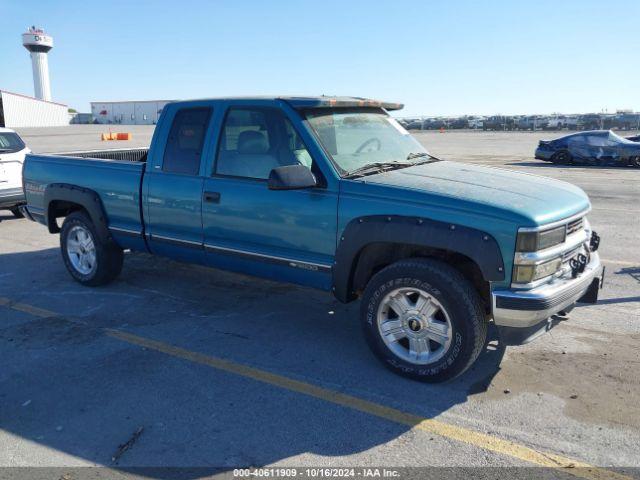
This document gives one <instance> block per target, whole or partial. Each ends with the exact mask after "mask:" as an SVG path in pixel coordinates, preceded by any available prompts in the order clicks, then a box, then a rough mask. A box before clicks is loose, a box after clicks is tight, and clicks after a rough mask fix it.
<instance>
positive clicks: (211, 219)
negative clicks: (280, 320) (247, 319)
mask: <svg viewBox="0 0 640 480" xmlns="http://www.w3.org/2000/svg"><path fill="white" fill-rule="evenodd" d="M399 108H402V105H399V104H393V103H383V102H376V101H371V100H365V99H361V98H350V97H349V98H346V97H280V98H224V99H210V100H193V101H184V102H175V103H171V104H168V105H167V106H166V107H165V109H164V111H163V112H162V115H161V118H160V121H159V122H158V125H157V127H156V130H155V133H154V135H153V140H152V143H151V146H150V148H149V149H148V150H147V149H139V150H136V149H133V150H121V151H117V150H111V151H94V152H75V153H70V154H61V155H34V154H31V155H28V156H27V158H26V162H25V166H24V190H25V194H26V200H27V206H26V207H24V208H23V213H24V214H25V215H26V216H27V217H28V218H30V219H31V220H35V221H37V222H40V223H42V224H43V225H45V226H46V227H47V228H48V229H49V232H51V233H60V243H61V250H62V258H63V260H64V263H65V265H66V267H67V269H68V270H69V273H70V274H71V276H72V277H73V278H74V279H75V280H77V281H78V282H80V283H81V284H83V285H88V286H97V285H103V284H106V283H108V282H110V281H112V280H114V279H115V278H116V276H117V275H118V274H119V273H120V270H121V268H122V262H123V251H124V250H132V251H142V252H150V253H153V254H157V255H163V256H166V257H170V258H173V259H177V260H182V261H186V262H192V263H198V264H204V265H209V266H212V267H216V268H220V269H226V270H232V271H236V272H241V273H245V274H249V275H254V276H260V277H265V278H270V279H274V280H279V281H284V282H292V283H296V284H300V285H306V286H310V287H314V288H319V289H323V290H326V291H331V292H333V294H334V295H335V297H336V298H337V299H338V300H340V301H342V302H349V301H352V300H356V299H360V301H361V322H362V327H363V330H364V334H365V337H366V340H367V342H368V344H369V345H370V347H371V349H372V350H373V352H374V353H375V355H376V356H377V357H378V358H379V359H381V360H382V362H383V363H384V364H385V365H386V366H387V367H389V368H391V369H392V370H394V371H395V372H397V373H399V374H401V375H405V376H408V377H411V378H415V379H420V380H425V381H432V382H436V381H442V380H446V379H449V378H452V377H454V376H456V375H458V374H460V373H462V372H463V371H465V370H466V369H467V368H468V367H469V366H470V365H471V364H472V363H473V362H474V361H475V360H476V358H477V357H478V355H479V354H480V352H481V351H482V349H483V347H484V345H485V342H486V337H487V326H488V324H489V323H490V322H494V323H495V324H496V325H497V326H498V327H499V329H500V335H501V338H502V341H504V342H505V343H506V344H517V343H524V342H526V341H529V340H531V339H533V338H535V337H536V336H537V335H538V334H539V333H541V332H544V331H545V330H547V329H548V328H550V326H551V325H552V324H553V322H552V321H551V320H550V317H552V316H553V315H555V314H566V313H567V312H568V311H569V310H571V309H572V308H573V306H574V305H575V304H576V302H587V303H595V302H596V301H597V297H598V291H599V289H600V288H601V287H602V279H603V275H604V271H603V267H602V266H601V264H600V260H599V258H598V254H597V253H596V250H597V248H598V244H599V241H600V239H599V237H598V235H597V234H596V233H595V232H593V231H592V229H591V227H590V225H589V222H588V221H587V218H586V215H587V213H588V212H589V209H590V203H589V199H588V198H587V196H586V195H585V193H584V192H583V191H582V190H581V189H579V188H578V187H575V186H573V185H570V184H568V183H564V182H560V181H556V180H552V179H549V178H543V177H538V176H534V175H527V174H521V173H515V172H511V171H507V170H501V169H497V168H487V167H480V166H474V165H469V164H462V163H454V162H450V161H443V160H440V159H438V158H435V157H434V156H432V155H430V154H429V153H428V152H427V151H426V150H425V149H424V148H423V147H422V146H421V145H420V143H418V142H417V141H416V140H415V139H414V138H413V137H412V136H411V135H410V134H408V133H407V131H406V130H405V129H404V128H402V127H401V126H400V125H399V124H398V123H397V122H396V121H395V120H394V119H393V118H392V117H391V116H389V114H388V113H387V112H388V111H390V110H394V109H399ZM62 218H64V221H61V219H62ZM170 281H171V277H170V276H167V282H170ZM292 322H295V319H292Z"/></svg>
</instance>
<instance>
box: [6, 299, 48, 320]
mask: <svg viewBox="0 0 640 480" xmlns="http://www.w3.org/2000/svg"><path fill="white" fill-rule="evenodd" d="M0 305H3V306H6V307H9V308H12V309H13V310H17V311H19V312H24V313H28V314H29V315H33V316H34V317H40V318H49V317H57V316H58V314H57V313H55V312H51V311H49V310H45V309H44V308H39V307H34V306H33V305H27V304H26V303H18V302H13V301H11V300H9V299H8V298H4V297H0Z"/></svg>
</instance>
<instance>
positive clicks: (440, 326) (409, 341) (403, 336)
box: [377, 288, 453, 365]
mask: <svg viewBox="0 0 640 480" xmlns="http://www.w3.org/2000/svg"><path fill="white" fill-rule="evenodd" d="M377 321H378V331H379V333H380V337H381V338H382V341H383V342H384V344H385V345H386V346H387V348H389V350H391V351H392V352H393V353H394V354H395V355H397V356H398V357H400V358H401V359H402V360H404V361H406V362H409V363H412V364H414V365H427V364H430V363H434V362H437V361H438V360H440V359H441V358H442V357H443V356H444V355H445V353H446V352H447V351H448V350H449V346H450V345H451V338H452V336H453V335H452V326H451V319H450V318H449V314H448V313H447V311H446V310H445V308H444V307H443V306H442V304H441V303H440V302H439V301H438V300H437V299H436V298H434V297H433V296H432V295H430V294H428V293H427V292H425V291H424V290H420V289H417V288H398V289H396V290H393V291H392V292H390V293H388V294H387V295H386V296H385V297H384V298H383V299H382V302H380V306H379V307H378V315H377Z"/></svg>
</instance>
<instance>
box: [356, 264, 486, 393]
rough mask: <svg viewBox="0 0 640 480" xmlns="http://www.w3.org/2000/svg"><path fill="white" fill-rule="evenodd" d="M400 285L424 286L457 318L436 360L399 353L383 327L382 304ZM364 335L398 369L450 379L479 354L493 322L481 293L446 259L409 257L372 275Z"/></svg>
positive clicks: (431, 378)
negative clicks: (384, 335)
mask: <svg viewBox="0 0 640 480" xmlns="http://www.w3.org/2000/svg"><path fill="white" fill-rule="evenodd" d="M398 288H411V289H419V290H421V291H424V292H425V293H426V294H427V295H429V296H431V297H433V298H434V299H435V300H437V301H438V302H439V303H440V304H441V305H442V307H444V309H445V310H446V312H447V315H448V316H449V319H450V322H451V337H452V341H451V343H450V345H449V347H448V349H445V353H444V355H443V356H442V357H441V358H439V359H438V360H436V361H435V362H433V363H427V364H416V363H411V362H408V361H406V360H405V359H403V358H401V357H400V356H398V355H396V354H395V353H394V352H393V351H392V350H391V349H390V348H389V347H388V346H387V345H386V344H385V342H384V340H383V338H382V334H381V332H380V329H379V327H378V320H377V318H378V309H379V308H380V305H381V302H382V301H383V299H384V298H385V296H386V295H387V294H389V293H391V292H392V291H393V290H395V289H398ZM361 322H362V328H363V331H364V336H365V339H366V341H367V343H368V344H369V347H370V348H371V350H372V351H373V353H374V354H375V356H376V357H377V358H378V359H379V360H380V361H381V362H382V363H383V364H384V365H385V366H386V367H387V368H389V369H391V370H392V371H393V372H395V373H397V374H399V375H402V376H404V377H408V378H412V379H414V380H420V381H423V382H434V383H435V382H443V381H445V380H450V379H452V378H454V377H456V376H458V375H460V374H461V373H463V372H464V371H465V370H467V369H468V368H469V367H470V366H471V365H472V364H473V362H475V360H476V359H477V358H478V356H479V355H480V352H481V351H482V349H483V347H484V345H485V342H486V338H487V321H486V319H485V314H484V308H483V305H482V301H481V299H480V296H479V295H478V293H477V292H476V290H475V288H474V287H473V286H472V285H471V283H470V282H469V281H468V280H467V279H466V278H465V277H463V276H462V274H460V272H458V271H457V270H455V269H454V268H452V267H451V266H449V265H447V264H446V263H443V262H440V261H438V260H432V259H421V258H414V259H407V260H401V261H398V262H396V263H393V264H391V265H389V266H388V267H386V268H384V269H383V270H381V271H380V272H378V273H377V274H376V275H374V276H373V278H371V280H370V281H369V283H368V285H367V287H366V289H365V292H364V295H363V297H362V303H361Z"/></svg>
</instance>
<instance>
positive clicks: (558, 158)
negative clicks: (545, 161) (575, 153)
mask: <svg viewBox="0 0 640 480" xmlns="http://www.w3.org/2000/svg"><path fill="white" fill-rule="evenodd" d="M551 161H552V162H553V163H557V164H558V165H570V164H572V163H573V157H572V156H571V154H570V153H569V152H568V151H567V150H560V151H559V152H558V153H556V154H555V155H553V157H551Z"/></svg>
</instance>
